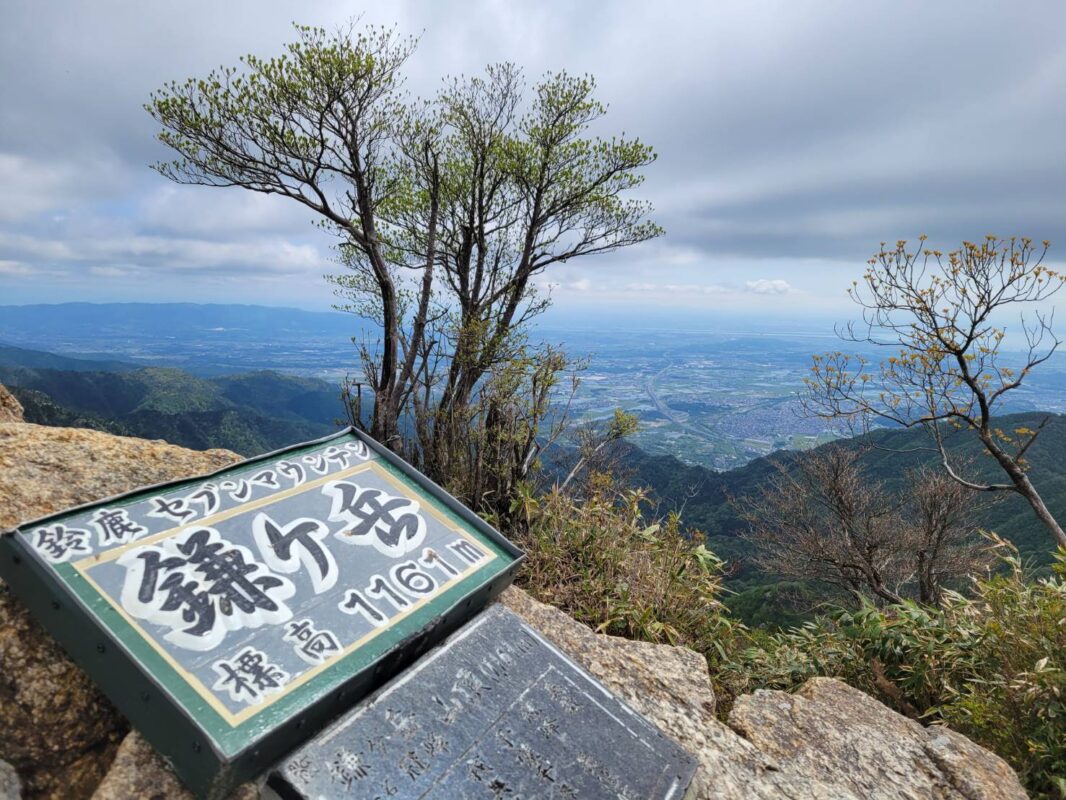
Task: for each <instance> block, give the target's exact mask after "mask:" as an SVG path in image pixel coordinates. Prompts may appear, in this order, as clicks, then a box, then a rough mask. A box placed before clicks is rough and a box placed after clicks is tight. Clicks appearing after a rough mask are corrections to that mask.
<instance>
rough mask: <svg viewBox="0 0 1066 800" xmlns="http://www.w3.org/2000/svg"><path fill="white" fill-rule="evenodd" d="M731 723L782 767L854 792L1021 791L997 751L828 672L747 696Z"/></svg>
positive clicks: (1002, 799)
mask: <svg viewBox="0 0 1066 800" xmlns="http://www.w3.org/2000/svg"><path fill="white" fill-rule="evenodd" d="M729 725H730V727H732V728H733V729H734V730H736V731H737V732H738V733H740V734H741V735H742V736H744V737H745V738H747V739H748V741H750V742H752V743H753V744H754V745H755V746H756V747H758V748H759V750H761V751H762V752H763V753H765V754H767V755H768V756H769V757H770V758H772V759H773V760H774V761H775V762H776V763H777V764H778V765H779V766H781V767H782V768H783V769H786V770H789V771H795V772H796V773H798V774H800V775H809V776H811V777H812V778H818V779H820V780H824V781H826V782H832V783H835V784H836V785H838V786H840V787H841V789H842V790H844V789H846V790H847V791H848V792H849V793H850V794H854V795H855V796H857V797H864V798H870V800H881V799H882V798H883V800H895V798H901V797H915V798H918V797H930V798H933V797H935V798H951V799H952V800H955V798H958V800H1008V798H1011V799H1012V800H1013V799H1014V798H1017V799H1018V800H1021V799H1022V798H1025V797H1026V794H1025V792H1024V791H1023V790H1022V787H1021V786H1020V785H1019V784H1018V779H1017V777H1016V776H1015V774H1014V772H1013V771H1012V770H1011V768H1010V767H1009V766H1007V764H1006V762H1004V761H1003V760H1002V759H1001V758H999V757H998V756H996V755H993V754H992V753H990V752H988V751H987V750H985V749H984V748H982V747H979V746H977V745H976V744H974V743H973V742H971V741H970V740H969V739H967V738H966V737H965V736H962V735H961V734H958V733H955V732H954V731H952V730H950V729H947V728H937V727H931V728H923V727H922V726H921V725H919V724H918V723H917V722H914V721H913V720H910V719H907V718H906V717H904V716H901V715H900V714H897V713H896V712H894V711H892V710H891V709H890V708H888V707H886V706H884V705H882V704H881V703H879V702H877V701H876V700H874V699H873V698H872V697H870V696H869V695H866V694H864V693H863V692H860V691H859V690H858V689H853V688H851V687H850V686H848V685H846V684H843V683H841V682H840V681H836V680H833V679H831V678H812V679H811V680H809V681H807V683H805V684H804V685H803V686H802V687H801V688H800V689H799V691H797V692H796V693H795V694H786V693H785V692H771V691H758V692H755V693H754V694H751V695H745V696H744V697H741V698H739V699H738V700H737V702H736V704H735V705H734V706H733V710H732V712H731V713H730V715H729Z"/></svg>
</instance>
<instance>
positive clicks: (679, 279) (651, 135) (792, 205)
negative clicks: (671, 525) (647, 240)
mask: <svg viewBox="0 0 1066 800" xmlns="http://www.w3.org/2000/svg"><path fill="white" fill-rule="evenodd" d="M360 14H361V15H362V18H363V20H364V21H365V22H372V23H388V24H393V23H395V24H396V25H397V26H398V27H399V28H400V30H401V31H402V32H405V33H413V34H420V35H421V44H420V47H419V49H418V51H417V54H416V55H415V57H414V58H413V59H412V61H411V62H410V66H409V70H408V81H409V88H410V89H411V90H412V91H413V92H415V93H425V94H429V93H431V92H432V91H433V90H434V89H435V88H436V87H437V85H438V84H439V81H440V79H441V77H442V76H444V75H446V74H455V73H460V72H467V73H469V72H474V71H477V70H479V69H480V68H481V67H483V66H484V65H485V64H486V63H489V62H493V61H498V60H513V61H515V62H517V63H518V64H520V65H522V66H523V67H524V69H525V70H526V74H527V75H528V76H530V77H533V78H535V77H536V76H537V75H539V74H540V73H542V72H543V71H545V70H548V69H553V70H557V69H563V68H565V69H567V70H570V71H574V72H579V73H583V72H588V73H592V74H594V75H595V76H596V77H597V79H598V82H599V85H600V96H601V99H603V100H604V101H606V102H608V103H609V104H610V112H609V117H608V119H609V125H610V127H611V128H612V129H614V130H618V131H625V132H626V133H629V134H635V135H637V136H639V137H640V138H642V139H643V140H645V141H646V142H648V143H650V144H652V145H653V146H654V147H655V148H656V150H657V151H658V153H659V161H658V162H657V163H656V164H654V165H653V166H652V167H651V168H650V169H649V170H648V181H647V183H646V185H645V186H644V187H643V190H642V193H643V195H644V196H645V197H647V198H648V199H651V200H652V201H653V202H654V203H655V205H656V209H657V211H656V214H655V219H656V220H657V221H658V222H660V223H661V224H662V225H663V226H664V227H665V228H666V231H667V235H666V237H665V238H664V239H661V240H659V241H657V242H654V243H651V244H648V245H645V246H642V247H639V248H634V249H631V250H629V251H626V252H624V253H619V254H615V255H610V256H604V257H600V258H590V259H586V260H585V263H582V264H577V263H574V264H572V265H565V266H563V267H562V268H561V269H559V270H558V271H556V272H554V273H553V274H552V275H551V276H550V280H551V281H552V282H553V283H557V284H558V288H557V289H556V293H555V296H556V300H557V304H558V305H559V307H560V308H562V309H570V310H581V309H584V308H634V309H636V308H640V307H651V308H656V309H659V310H660V311H665V312H667V313H669V312H670V310H671V309H678V308H682V309H687V310H692V311H696V312H703V311H707V312H715V311H719V312H726V311H733V312H736V311H744V312H752V313H756V312H766V313H768V314H773V315H775V316H778V315H787V314H791V313H795V314H799V313H815V312H825V313H835V312H836V311H837V310H838V309H840V308H841V307H843V304H844V302H845V301H844V300H843V299H842V298H843V290H844V288H845V287H846V286H847V285H848V284H849V283H850V281H851V279H852V278H853V277H857V275H858V274H859V273H860V272H861V269H862V266H863V261H864V259H865V258H866V257H868V256H869V255H870V254H871V253H872V252H873V251H874V250H876V248H877V245H878V242H880V241H882V240H889V241H894V240H895V239H898V238H915V237H916V236H917V235H918V234H919V233H923V232H924V233H927V234H929V236H930V237H931V240H932V241H933V242H934V243H937V244H940V245H943V246H945V247H950V246H951V245H952V244H953V243H954V244H957V243H958V242H959V241H961V240H962V239H972V238H976V237H980V236H983V235H984V234H986V233H997V234H1001V235H1010V234H1019V235H1029V236H1032V237H1034V238H1037V239H1044V238H1047V239H1051V240H1052V242H1053V244H1057V245H1058V247H1057V249H1054V250H1053V254H1054V253H1057V254H1058V256H1059V257H1060V258H1061V259H1062V260H1066V130H1064V128H1066V37H1063V36H1062V30H1063V29H1064V27H1066V4H1061V3H1050V2H1041V3H1027V2H1022V1H1021V0H1014V1H1013V2H1010V3H991V2H979V1H978V0H958V1H957V2H948V1H947V0H940V2H934V3H929V2H902V1H901V0H893V2H873V1H872V0H864V2H831V1H830V0H817V2H801V1H800V0H785V1H784V2H761V1H757V0H751V1H748V0H744V1H741V0H715V2H689V3H680V2H678V3H673V2H661V1H660V2H655V3H650V2H647V1H646V0H645V1H644V2H598V3H589V2H576V1H575V2H556V1H555V0H539V1H538V2H502V1H501V2H489V1H482V0H456V1H455V2H452V1H451V0H449V1H448V2H441V1H440V0H433V2H430V0H424V2H405V3H401V2H380V1H379V2H376V3H372V4H371V3H367V2H358V1H354V0H348V2H326V1H325V0H305V2H299V3H297V2H280V1H277V0H240V1H237V0H227V2H217V0H210V1H209V2H201V0H195V1H194V0H180V2H169V3H156V2H143V0H135V1H134V0H131V1H130V2H119V1H118V0H93V2H77V1H76V0H4V2H3V5H2V8H0V187H2V189H0V304H5V303H28V302H60V301H68V300H96V301H109V300H122V301H126V300H153V301H156V300H191V301H197V302H232V301H235V300H239V301H243V302H254V303H265V304H272V305H296V306H300V307H303V308H309V309H326V308H328V306H329V302H330V295H329V292H328V290H327V289H326V287H325V284H324V282H323V281H322V280H321V275H322V274H323V273H324V272H327V271H329V270H330V269H331V263H330V260H329V259H330V251H329V241H328V240H327V239H326V238H325V235H324V234H320V233H318V232H317V231H316V230H315V229H314V228H312V227H311V225H310V218H309V217H308V215H307V214H306V213H304V212H302V211H301V210H299V209H296V208H292V207H290V206H291V203H287V202H286V201H283V200H278V199H271V198H266V197H263V196H259V195H255V194H251V193H248V192H245V191H242V190H240V189H209V188H197V187H186V186H177V185H174V184H171V183H168V182H167V181H166V180H164V179H163V178H162V177H160V176H159V175H157V174H156V173H154V172H152V171H151V170H150V169H149V168H148V164H149V163H151V162H153V161H155V160H157V159H158V158H160V157H165V155H166V153H165V152H164V151H163V149H162V148H161V146H160V145H158V144H157V143H156V142H155V132H156V131H155V128H154V125H153V123H152V121H151V120H150V119H149V117H148V116H147V114H145V112H144V111H143V109H142V104H143V103H144V102H145V100H146V98H147V97H148V94H149V92H150V91H151V90H153V89H155V88H157V87H159V86H160V85H161V84H162V83H164V82H165V81H168V80H170V79H175V78H185V77H189V76H193V75H202V74H204V73H206V72H207V71H209V70H210V69H211V68H213V67H215V66H218V65H219V64H232V63H235V62H236V59H237V57H238V56H239V55H240V54H243V53H247V52H251V53H256V54H259V55H265V56H269V55H272V54H275V53H277V52H279V50H280V49H281V47H282V45H283V44H284V43H285V42H286V41H288V40H290V39H291V38H292V33H291V27H290V25H291V22H292V21H294V20H295V21H297V22H301V23H310V24H317V25H324V26H327V27H332V26H334V25H336V24H339V23H342V22H344V21H346V20H348V19H350V18H351V17H353V16H356V15H360Z"/></svg>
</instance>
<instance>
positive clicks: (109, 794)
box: [92, 731, 259, 800]
mask: <svg viewBox="0 0 1066 800" xmlns="http://www.w3.org/2000/svg"><path fill="white" fill-rule="evenodd" d="M133 797H136V798H141V800H195V797H194V796H193V794H192V792H190V791H189V790H188V789H186V788H185V787H184V786H183V785H182V783H181V781H179V780H178V779H177V777H176V776H175V775H174V773H173V772H171V771H170V768H169V767H168V766H167V765H166V763H165V762H164V761H163V759H162V758H160V757H159V754H158V753H156V751H155V750H154V749H152V746H151V745H150V744H148V742H146V741H145V740H144V739H142V738H141V735H140V734H139V733H137V732H136V731H133V732H132V733H130V734H129V735H128V736H127V737H126V738H125V740H124V741H123V742H122V746H121V747H120V748H119V749H118V754H117V755H116V756H115V760H114V762H113V763H112V764H111V769H110V770H109V771H108V773H107V777H106V778H104V780H103V782H102V783H101V784H100V786H99V787H98V788H97V790H96V792H95V793H94V794H93V796H92V800H130V798H133ZM258 797H259V790H258V789H257V788H256V787H255V786H253V785H252V784H245V785H243V786H239V787H237V789H235V790H234V791H233V793H232V794H230V796H229V799H228V800H257V798H258Z"/></svg>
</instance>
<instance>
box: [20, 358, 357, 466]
mask: <svg viewBox="0 0 1066 800" xmlns="http://www.w3.org/2000/svg"><path fill="white" fill-rule="evenodd" d="M0 383H3V384H5V385H7V386H8V387H9V388H10V389H11V391H12V393H13V394H14V395H15V396H16V397H17V398H18V399H19V401H20V402H21V403H22V405H23V406H24V408H25V412H26V419H27V421H29V422H36V423H38V424H42V425H62V426H75V427H88V428H95V429H98V430H106V431H109V432H111V433H117V434H122V435H129V436H138V437H142V438H146V439H166V440H167V441H170V442H173V443H175V444H180V445H183V446H185V447H191V448H195V449H206V448H210V447H224V448H227V449H229V450H233V451H235V452H237V453H240V454H241V455H245V456H251V455H255V454H257V453H262V452H265V451H268V450H276V449H278V448H279V447H284V446H285V445H288V444H294V443H297V442H301V441H306V440H308V439H314V438H317V437H320V436H324V435H325V434H327V433H329V432H330V431H333V430H336V428H337V423H338V422H339V421H340V420H342V419H343V418H344V407H343V405H342V404H341V395H340V389H339V387H337V386H334V385H332V384H330V383H328V382H326V381H323V380H318V379H314V378H300V377H295V376H292V375H284V374H281V373H278V372H271V371H259V372H251V373H245V374H238V375H224V376H219V377H214V378H198V377H196V376H193V375H190V374H188V373H187V372H184V371H182V370H179V369H174V368H168V367H139V366H137V365H134V364H129V363H125V362H119V361H94V360H87V359H79V358H72V357H69V356H61V355H56V354H54V353H46V352H42V351H34V350H27V349H24V348H16V347H0Z"/></svg>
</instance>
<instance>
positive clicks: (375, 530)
mask: <svg viewBox="0 0 1066 800" xmlns="http://www.w3.org/2000/svg"><path fill="white" fill-rule="evenodd" d="M322 492H323V493H324V494H325V495H327V496H328V497H330V498H331V499H332V501H333V508H332V510H331V511H330V515H329V518H330V520H331V521H333V522H344V523H346V524H348V525H350V526H351V528H350V529H348V530H346V531H343V532H342V533H340V534H338V536H339V538H340V540H341V541H343V542H346V543H349V544H369V545H372V546H373V547H374V548H375V549H376V550H378V552H380V553H383V554H384V555H386V556H388V557H390V558H399V557H400V556H402V555H404V554H405V553H409V552H411V551H412V550H415V549H416V548H418V546H419V545H421V544H422V540H423V539H425V537H426V521H425V519H423V517H422V515H421V514H419V513H418V512H419V504H418V503H417V502H416V501H414V500H410V499H408V498H406V497H394V496H392V495H390V494H387V493H385V492H384V491H382V490H381V489H375V488H364V487H361V486H358V485H356V484H354V483H350V482H348V481H332V482H331V483H328V484H326V485H325V486H324V487H322Z"/></svg>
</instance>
